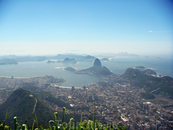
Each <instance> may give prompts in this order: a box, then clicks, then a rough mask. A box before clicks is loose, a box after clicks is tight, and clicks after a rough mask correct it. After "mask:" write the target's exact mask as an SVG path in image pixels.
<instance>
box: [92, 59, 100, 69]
mask: <svg viewBox="0 0 173 130" xmlns="http://www.w3.org/2000/svg"><path fill="white" fill-rule="evenodd" d="M101 66H102V64H101V62H100V60H99V59H98V58H97V59H95V61H94V65H93V67H101Z"/></svg>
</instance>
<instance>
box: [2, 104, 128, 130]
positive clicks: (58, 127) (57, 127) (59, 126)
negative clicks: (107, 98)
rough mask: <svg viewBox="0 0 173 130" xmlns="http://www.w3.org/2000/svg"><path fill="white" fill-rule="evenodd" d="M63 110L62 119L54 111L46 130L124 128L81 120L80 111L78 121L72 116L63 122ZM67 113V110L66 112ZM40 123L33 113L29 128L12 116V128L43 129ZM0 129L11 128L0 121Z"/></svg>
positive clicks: (22, 129)
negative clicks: (52, 118) (31, 123)
mask: <svg viewBox="0 0 173 130" xmlns="http://www.w3.org/2000/svg"><path fill="white" fill-rule="evenodd" d="M65 111H66V112H67V110H66V108H65V107H64V108H63V117H62V120H60V119H59V116H58V113H57V112H55V113H54V120H50V121H49V127H48V128H46V130H126V129H127V127H126V126H120V125H119V124H116V125H112V124H107V125H106V126H105V125H103V124H102V123H99V122H98V121H97V120H95V115H94V121H91V120H86V121H82V113H81V119H80V122H77V123H76V122H75V119H74V118H71V119H70V121H69V122H68V123H66V122H65ZM67 113H68V112H67ZM44 129H45V128H43V126H42V125H38V121H37V116H36V114H35V120H34V121H33V125H32V127H31V128H30V127H29V126H28V124H27V122H25V124H22V125H20V124H19V123H18V122H17V117H14V130H44ZM0 130H12V128H11V127H10V126H9V125H7V124H6V122H5V121H4V122H2V123H0Z"/></svg>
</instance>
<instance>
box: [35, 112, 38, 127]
mask: <svg viewBox="0 0 173 130" xmlns="http://www.w3.org/2000/svg"><path fill="white" fill-rule="evenodd" d="M35 119H36V123H37V128H38V121H37V116H36V112H35Z"/></svg>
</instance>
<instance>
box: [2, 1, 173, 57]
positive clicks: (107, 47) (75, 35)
mask: <svg viewBox="0 0 173 130" xmlns="http://www.w3.org/2000/svg"><path fill="white" fill-rule="evenodd" d="M172 12H173V3H172V2H171V1H169V0H145V1H136V0H133V1H123V2H122V1H117V0H109V1H98V0H95V1H88V0H87V1H70V0H66V1H56V0H51V1H45V0H42V1H39V0H38V1H33V0H29V1H21V0H16V1H12V0H9V1H6V0H1V1H0V19H1V20H0V55H14V54H15V55H48V54H50V55H54V54H60V53H77V54H94V53H120V52H128V53H130V54H137V55H158V56H160V55H172V51H173V50H172V48H173V46H172V41H173V40H172V36H173V35H172V34H173V28H172V27H173V25H172V23H173V13H172Z"/></svg>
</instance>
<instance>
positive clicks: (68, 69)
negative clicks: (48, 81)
mask: <svg viewBox="0 0 173 130" xmlns="http://www.w3.org/2000/svg"><path fill="white" fill-rule="evenodd" d="M64 70H67V71H71V72H75V71H76V69H74V68H72V67H66V68H64Z"/></svg>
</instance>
